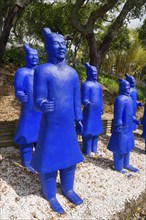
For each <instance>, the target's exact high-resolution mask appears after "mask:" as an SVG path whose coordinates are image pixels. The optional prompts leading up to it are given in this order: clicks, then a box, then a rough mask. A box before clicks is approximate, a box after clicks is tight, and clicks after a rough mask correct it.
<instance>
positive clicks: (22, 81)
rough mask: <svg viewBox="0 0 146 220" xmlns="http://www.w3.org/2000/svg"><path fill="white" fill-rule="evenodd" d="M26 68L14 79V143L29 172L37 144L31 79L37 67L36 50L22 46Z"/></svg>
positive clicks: (36, 119)
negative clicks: (17, 106) (16, 106)
mask: <svg viewBox="0 0 146 220" xmlns="http://www.w3.org/2000/svg"><path fill="white" fill-rule="evenodd" d="M24 50H25V53H26V55H25V61H26V66H25V67H23V68H20V69H18V70H17V71H16V73H15V77H14V89H15V96H16V98H17V99H18V100H19V101H20V103H21V110H20V117H19V121H18V126H17V130H16V134H15V137H14V142H15V143H17V144H19V150H20V154H21V161H22V164H23V165H24V166H25V167H27V168H28V169H29V170H30V171H31V172H34V170H33V169H32V167H31V166H30V162H31V159H32V151H33V146H34V143H36V142H37V139H38V132H39V127H40V119H41V113H40V112H38V111H36V110H35V109H34V107H33V78H34V70H35V68H36V67H37V65H38V62H39V58H38V52H37V50H35V49H33V48H30V47H29V46H28V45H27V44H25V45H24Z"/></svg>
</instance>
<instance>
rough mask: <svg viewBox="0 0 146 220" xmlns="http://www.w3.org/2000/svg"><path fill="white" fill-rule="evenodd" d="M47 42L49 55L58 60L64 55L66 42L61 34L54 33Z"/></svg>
mask: <svg viewBox="0 0 146 220" xmlns="http://www.w3.org/2000/svg"><path fill="white" fill-rule="evenodd" d="M48 44H49V45H48V53H49V56H51V57H54V58H56V59H57V60H60V61H61V60H63V59H64V58H65V57H66V42H65V39H64V37H63V36H62V35H57V34H56V36H53V37H52V39H51V41H50V42H49V43H48Z"/></svg>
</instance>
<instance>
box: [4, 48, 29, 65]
mask: <svg viewBox="0 0 146 220" xmlns="http://www.w3.org/2000/svg"><path fill="white" fill-rule="evenodd" d="M24 56H25V54H24V50H23V48H22V47H21V48H12V49H7V50H6V51H5V54H4V56H3V62H4V63H5V64H9V63H12V64H14V65H15V66H17V67H23V66H24V64H25V62H24Z"/></svg>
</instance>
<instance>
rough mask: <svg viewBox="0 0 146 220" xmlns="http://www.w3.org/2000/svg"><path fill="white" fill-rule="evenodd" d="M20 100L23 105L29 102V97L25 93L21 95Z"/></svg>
mask: <svg viewBox="0 0 146 220" xmlns="http://www.w3.org/2000/svg"><path fill="white" fill-rule="evenodd" d="M19 100H20V102H22V103H26V102H28V95H27V94H25V93H23V94H21V95H20V96H19Z"/></svg>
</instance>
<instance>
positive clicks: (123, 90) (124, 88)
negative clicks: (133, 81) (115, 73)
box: [120, 81, 130, 95]
mask: <svg viewBox="0 0 146 220" xmlns="http://www.w3.org/2000/svg"><path fill="white" fill-rule="evenodd" d="M120 91H121V94H123V95H130V84H129V82H128V81H125V82H124V83H122V84H121V85H120Z"/></svg>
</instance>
